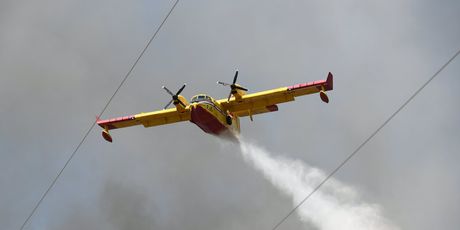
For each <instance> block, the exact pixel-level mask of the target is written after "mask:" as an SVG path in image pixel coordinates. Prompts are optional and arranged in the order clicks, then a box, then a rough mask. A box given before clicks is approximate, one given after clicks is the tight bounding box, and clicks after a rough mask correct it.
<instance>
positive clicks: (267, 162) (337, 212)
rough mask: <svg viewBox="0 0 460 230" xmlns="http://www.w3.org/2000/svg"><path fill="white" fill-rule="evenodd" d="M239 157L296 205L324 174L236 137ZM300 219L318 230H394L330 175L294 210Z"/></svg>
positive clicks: (372, 206) (373, 208) (379, 212)
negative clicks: (239, 148)
mask: <svg viewBox="0 0 460 230" xmlns="http://www.w3.org/2000/svg"><path fill="white" fill-rule="evenodd" d="M240 147H241V153H242V155H243V158H244V159H245V161H246V162H248V163H250V164H251V165H252V166H253V167H254V168H255V169H257V170H258V171H260V172H261V173H262V174H263V175H264V177H265V178H266V179H267V180H269V181H270V182H271V183H272V184H273V185H274V186H275V187H276V188H277V189H279V190H280V191H281V192H282V193H284V194H285V195H287V196H289V197H291V198H292V202H293V205H294V206H296V205H297V204H299V203H300V202H301V201H302V200H303V199H304V198H305V196H306V195H308V194H309V193H310V192H311V191H312V190H313V189H314V188H315V187H316V186H317V185H318V184H319V183H321V181H322V180H323V179H324V178H325V177H326V175H325V173H324V172H322V171H321V170H320V169H317V168H314V167H311V166H309V165H308V164H306V163H304V162H302V161H300V160H292V159H288V158H286V157H279V156H277V157H273V156H272V155H271V154H270V153H269V152H268V151H266V150H265V149H263V148H261V147H258V146H257V145H255V144H252V143H249V142H247V141H245V140H243V139H240ZM297 214H298V215H299V216H300V218H301V220H302V221H303V222H306V223H308V224H311V225H313V226H315V227H317V228H318V229H320V230H336V229H342V230H348V229H349V230H352V229H353V230H361V229H362V230H364V229H366V230H367V229H373V230H390V229H391V230H396V229H399V228H398V227H396V226H394V225H393V224H392V223H390V221H388V220H387V219H386V218H385V217H383V214H382V209H381V207H380V206H379V205H377V204H371V203H366V202H364V201H362V200H361V199H360V197H359V194H358V193H357V191H356V189H354V188H352V187H350V186H347V185H345V184H343V183H341V182H339V181H337V180H336V179H333V178H331V179H330V180H328V182H327V183H325V184H324V185H323V186H322V187H321V188H320V189H319V190H318V191H317V192H316V193H315V194H314V195H313V196H311V197H310V199H308V201H307V202H305V203H304V204H303V205H302V206H300V207H299V208H298V209H297ZM291 218H292V217H291Z"/></svg>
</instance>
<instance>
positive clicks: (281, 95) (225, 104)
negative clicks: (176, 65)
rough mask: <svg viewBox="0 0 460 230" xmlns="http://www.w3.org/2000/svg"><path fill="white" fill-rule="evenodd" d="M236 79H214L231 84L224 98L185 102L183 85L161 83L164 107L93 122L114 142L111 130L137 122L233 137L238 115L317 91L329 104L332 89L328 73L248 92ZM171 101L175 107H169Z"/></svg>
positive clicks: (273, 107) (267, 109)
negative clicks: (183, 124) (184, 124)
mask: <svg viewBox="0 0 460 230" xmlns="http://www.w3.org/2000/svg"><path fill="white" fill-rule="evenodd" d="M237 78H238V70H237V71H236V72H235V76H234V78H233V81H232V84H229V83H225V82H220V81H219V82H217V83H218V84H221V85H224V86H230V93H229V96H228V97H227V98H223V99H220V100H215V99H214V98H212V97H210V96H208V95H206V94H198V95H196V96H194V97H192V99H191V100H190V102H188V101H187V100H186V99H185V97H183V96H182V95H180V93H181V92H182V91H183V90H184V88H185V86H186V84H184V85H183V86H182V87H181V88H180V89H179V90H178V91H177V92H176V93H175V94H174V93H172V92H171V91H170V90H169V89H168V88H166V87H165V86H163V87H162V88H163V89H164V90H165V91H166V92H167V93H168V94H170V95H171V97H172V99H171V101H170V102H169V103H168V104H167V106H166V107H165V108H164V109H163V110H159V111H153V112H148V113H140V114H136V115H131V116H124V117H118V118H113V119H107V120H101V119H99V118H97V121H96V123H97V124H98V125H99V126H100V127H102V128H103V131H102V137H103V138H104V140H106V141H108V142H112V141H113V139H112V136H111V135H110V133H109V131H110V130H112V129H119V128H125V127H130V126H136V125H143V126H144V127H146V128H147V127H153V126H159V125H166V124H171V123H176V122H180V121H190V122H192V123H194V124H196V125H197V126H198V127H200V128H201V129H202V130H203V131H204V132H206V133H209V134H212V135H216V136H229V135H230V136H234V137H236V135H238V133H239V132H240V120H239V118H240V117H246V116H249V117H250V119H251V121H252V120H253V116H254V115H257V114H262V113H268V112H275V111H278V106H277V104H280V103H285V102H290V101H294V100H295V98H296V97H299V96H303V95H309V94H314V93H319V96H320V98H321V100H322V101H323V102H325V103H329V97H328V95H327V94H326V91H330V90H333V75H332V73H330V72H329V74H328V76H327V79H326V80H320V81H313V82H307V83H302V84H296V85H293V86H288V87H281V88H276V89H272V90H266V91H261V92H256V93H251V94H247V93H246V92H247V91H248V90H247V89H246V88H245V87H243V86H241V85H239V84H237V83H236V81H237ZM171 104H173V105H174V107H175V108H170V109H168V107H169V106H170V105H171ZM233 139H236V138H233Z"/></svg>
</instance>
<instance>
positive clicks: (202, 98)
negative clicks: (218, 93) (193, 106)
mask: <svg viewBox="0 0 460 230" xmlns="http://www.w3.org/2000/svg"><path fill="white" fill-rule="evenodd" d="M200 101H209V102H212V99H211V97H210V96H207V95H196V96H194V97H192V100H191V102H192V103H193V102H200Z"/></svg>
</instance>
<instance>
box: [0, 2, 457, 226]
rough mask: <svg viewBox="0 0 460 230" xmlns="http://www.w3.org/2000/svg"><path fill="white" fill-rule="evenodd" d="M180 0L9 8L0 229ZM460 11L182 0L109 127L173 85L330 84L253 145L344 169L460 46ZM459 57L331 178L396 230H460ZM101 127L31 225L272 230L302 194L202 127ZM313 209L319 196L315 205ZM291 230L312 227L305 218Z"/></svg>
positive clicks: (4, 26) (4, 28)
mask: <svg viewBox="0 0 460 230" xmlns="http://www.w3.org/2000/svg"><path fill="white" fill-rule="evenodd" d="M173 3H174V2H173V1H166V0H161V1H160V0H158V1H121V0H112V1H108V0H92V1H89V0H79V1H76V0H61V1H57V0H43V1H31V0H15V1H12V0H2V1H1V2H0V29H1V33H0V117H2V119H1V121H0V159H1V160H0V194H1V196H0V226H1V229H19V228H20V226H21V225H22V223H23V222H24V220H25V219H26V218H27V216H28V215H29V213H30V211H31V210H32V209H33V207H34V206H35V204H36V202H37V201H38V200H39V199H40V197H41V195H42V194H43V193H44V192H45V191H46V189H47V187H48V186H49V184H50V183H51V181H52V180H53V178H54V177H55V176H56V174H57V172H58V171H59V170H60V169H61V168H62V166H63V165H64V164H65V162H66V160H67V159H68V157H69V156H70V155H71V154H72V151H73V150H74V149H75V147H76V146H77V144H78V143H79V141H80V140H81V138H82V137H83V135H84V133H85V132H86V131H87V130H88V128H89V127H90V125H91V123H92V122H93V121H94V119H95V115H97V114H99V113H100V111H101V110H102V108H103V107H104V105H105V103H106V102H107V100H108V99H109V98H110V96H111V95H112V93H113V92H114V91H115V89H116V88H117V86H118V85H119V84H120V82H121V80H122V78H123V76H124V75H125V74H126V72H127V71H128V70H129V68H130V67H131V65H132V63H133V62H134V60H135V59H136V58H137V56H138V55H139V53H140V52H141V50H142V48H143V47H144V46H145V44H146V43H147V41H148V39H149V38H150V36H151V35H152V34H153V32H154V31H155V29H156V27H157V26H158V25H159V24H160V23H161V21H162V19H163V18H164V16H165V15H166V14H167V12H168V11H169V8H170V7H171V6H172V4H173ZM459 11H460V2H458V1H454V0H442V1H426V0H422V1H415V0H407V1H406V0H403V1H400V0H389V1H363V0H351V1H339V0H331V1H298V0H288V1H275V0H267V1H263V2H262V1H253V0H246V1H242V0H234V1H221V0H214V1H209V0H208V1H206V0H196V1H180V2H179V4H178V5H177V8H176V9H175V11H174V12H173V14H172V15H171V16H170V18H169V19H168V21H167V23H166V24H165V26H164V27H163V29H162V30H161V32H160V34H159V35H158V37H157V38H156V39H155V40H154V42H153V43H152V45H151V46H150V47H149V49H148V50H147V52H146V53H145V55H144V57H143V58H142V59H141V61H140V62H139V63H138V65H137V67H136V69H135V70H134V71H133V72H132V74H131V76H130V78H129V79H128V80H127V81H126V83H125V84H124V85H123V87H122V88H121V89H120V91H119V93H118V94H117V95H116V97H115V98H114V100H113V101H112V103H111V104H110V105H109V107H108V108H107V110H106V112H105V113H104V114H103V118H109V117H114V116H120V115H129V114H135V113H139V112H147V111H152V110H157V109H161V108H162V107H163V106H164V105H165V104H166V103H167V102H168V101H169V100H170V98H169V97H168V95H167V94H166V93H165V92H164V91H163V90H162V89H161V86H162V85H166V86H167V87H168V88H170V89H174V88H179V87H180V86H181V84H182V83H184V82H186V83H187V88H186V89H185V91H184V93H183V95H184V96H185V97H186V98H191V97H192V96H193V95H195V94H198V93H208V94H209V95H211V96H213V97H215V98H224V97H226V95H228V89H227V88H224V87H222V86H219V85H216V81H230V80H231V78H232V77H233V74H234V71H235V69H236V68H238V69H239V71H240V72H239V83H240V84H241V85H243V86H245V87H247V88H249V90H250V91H251V92H256V91H259V90H266V89H271V88H276V87H280V86H288V85H293V84H296V83H303V82H309V81H314V80H321V79H325V77H326V76H327V73H328V72H332V73H333V74H334V77H335V78H334V90H333V91H331V92H330V93H329V97H330V103H329V104H324V103H322V102H321V100H320V99H319V96H317V95H312V96H306V97H302V98H298V99H296V101H295V102H293V103H289V104H281V105H280V106H279V111H278V112H276V113H270V114H265V115H261V116H257V117H255V119H254V122H250V121H249V119H242V121H241V123H242V130H241V131H242V135H243V136H244V137H245V138H246V139H247V140H250V141H251V142H252V143H255V144H257V145H258V146H262V147H263V148H264V149H267V150H269V151H270V152H271V153H272V154H275V155H276V156H283V157H288V158H290V159H297V160H300V161H302V162H305V163H306V164H308V165H311V166H313V167H316V168H319V169H321V170H323V171H324V172H330V171H332V170H333V169H334V168H335V167H336V166H337V165H338V164H339V163H341V162H342V161H343V160H344V159H345V158H346V157H347V156H348V155H349V154H350V153H351V152H352V151H353V150H354V149H355V148H356V147H358V146H359V145H360V144H361V143H362V142H363V141H364V140H365V139H366V138H367V137H368V136H369V135H370V134H371V133H372V132H373V131H374V130H375V129H377V128H378V126H379V125H380V124H382V123H383V122H384V121H385V120H386V118H388V117H389V116H390V115H391V114H392V113H393V112H394V111H395V110H396V109H397V108H398V107H399V106H400V105H402V104H403V103H404V101H405V100H406V99H408V98H409V97H410V96H411V95H412V93H414V92H415V91H416V90H417V89H418V88H419V87H420V86H421V85H422V84H423V83H424V82H425V81H426V80H428V79H429V78H430V77H431V76H432V75H433V74H434V73H435V72H436V71H437V70H438V69H439V68H440V67H441V66H442V65H443V64H444V63H445V62H446V61H447V60H448V59H449V58H450V57H451V56H452V55H454V53H455V52H456V51H457V50H458V49H459V48H460V43H459V41H460V30H459V27H458V21H460V15H459V14H458V12H459ZM459 72H460V60H458V59H457V60H454V61H453V62H452V63H451V64H450V65H449V66H448V67H447V68H446V69H445V70H444V71H443V72H441V73H440V74H439V76H438V77H437V78H436V79H435V80H433V81H432V83H430V85H428V86H427V87H426V88H425V89H424V90H423V91H422V92H421V93H420V94H419V95H418V96H417V97H416V98H415V99H414V100H413V101H412V102H411V103H410V104H409V105H408V106H407V107H406V108H404V109H403V110H402V111H401V112H400V113H399V114H398V115H397V116H396V117H395V118H394V119H393V120H392V121H391V122H390V123H389V124H388V125H387V126H386V127H385V128H384V129H382V130H381V132H380V133H379V134H378V135H376V136H375V138H374V139H372V141H370V142H369V143H368V144H367V145H366V146H365V147H364V148H363V149H361V151H360V152H359V153H358V154H357V155H356V156H355V157H354V158H353V159H352V160H351V161H350V162H349V163H348V164H347V165H345V166H344V167H343V168H342V169H341V170H340V171H339V172H337V174H335V176H334V179H335V180H339V181H341V183H345V184H347V185H348V186H353V187H354V188H356V189H357V190H358V191H359V192H360V194H361V195H360V198H361V199H362V200H363V201H366V202H369V203H375V204H378V205H380V206H381V207H382V212H383V215H384V216H385V217H386V218H387V219H389V220H391V222H392V223H394V224H395V225H396V226H398V227H399V228H400V229H455V228H457V227H458V226H459V225H460V220H459V219H458V216H459V215H460V205H458V204H460V196H458V194H460V180H459V178H458V175H459V174H460V168H459V167H458V166H457V162H459V160H460V156H459V155H458V149H459V148H460V143H459V142H458V140H459V139H460V131H459V130H460V119H459V117H460V109H459V106H458V98H460V93H459V91H458V86H459V85H460V79H459V78H458V73H459ZM100 131H101V130H99V129H98V128H95V129H94V130H92V132H91V133H90V135H89V136H88V138H87V139H86V141H85V143H84V144H83V145H82V146H81V148H80V149H79V151H78V152H77V154H76V155H75V157H74V158H73V160H72V161H71V163H70V164H69V165H68V167H67V168H66V170H65V171H64V172H63V174H62V175H61V177H60V178H59V180H58V181H57V183H56V184H55V186H54V188H53V189H52V190H51V191H50V192H49V194H48V196H47V197H46V198H45V199H44V201H43V202H42V204H41V206H40V207H39V208H38V209H37V211H36V213H35V214H34V216H33V217H32V218H31V219H30V221H29V223H28V224H27V226H26V228H25V229H70V230H72V229H184V228H186V229H222V230H228V229H272V228H273V226H274V225H275V224H276V223H277V222H278V221H279V220H280V219H282V218H283V217H284V216H285V215H286V214H287V213H288V212H289V211H290V210H291V208H292V202H291V199H290V198H289V197H288V196H286V195H285V194H283V193H282V192H280V191H279V190H277V189H276V188H275V187H273V186H272V184H271V183H270V182H269V181H268V180H266V179H265V178H264V176H263V175H261V174H260V173H258V172H257V171H256V170H254V169H253V168H252V167H251V166H250V165H248V164H246V163H245V162H244V160H243V158H242V156H241V153H240V149H239V147H235V146H232V145H228V144H225V143H222V142H221V141H220V140H219V139H217V138H215V137H212V136H209V135H207V134H205V133H203V132H202V131H201V130H200V129H199V128H198V127H196V126H194V125H193V124H192V123H189V122H184V123H179V124H173V125H169V126H162V127H155V128H149V129H144V128H142V127H133V128H128V129H123V130H116V131H114V132H112V136H113V138H114V143H112V144H108V143H106V142H105V141H104V140H103V139H102V137H101V135H100ZM305 206H308V202H307V203H305ZM279 229H316V227H315V226H313V225H311V224H308V223H305V222H302V221H301V220H300V219H299V218H298V216H296V215H293V216H291V217H290V218H289V219H287V220H286V222H285V223H283V225H282V226H280V228H279Z"/></svg>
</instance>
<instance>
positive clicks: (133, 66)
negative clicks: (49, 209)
mask: <svg viewBox="0 0 460 230" xmlns="http://www.w3.org/2000/svg"><path fill="white" fill-rule="evenodd" d="M177 3H179V0H176V2H175V3H174V5H173V6H172V7H171V9H170V10H169V12H168V14H167V15H166V17H165V18H164V19H163V21H162V22H161V24H160V25H159V26H158V27H157V29H156V30H155V33H154V34H153V35H152V37H151V38H150V40H149V41H148V42H147V44H146V45H145V47H144V49H143V50H142V52H141V53H140V54H139V56H138V57H137V59H136V60H135V61H134V63H133V64H132V66H131V68H130V69H129V71H128V72H127V73H126V75H125V76H124V77H123V80H122V81H121V82H120V85H118V87H117V89H116V90H115V92H114V93H113V94H112V96H111V97H110V98H109V100H108V101H107V103H106V104H105V106H104V108H103V109H102V110H101V112H100V113H99V115H98V117H100V116H102V114H103V113H104V112H105V110H106V109H107V107H109V105H110V103H111V102H112V100H113V98H114V97H115V95H116V94H117V93H118V91H119V90H120V88H121V87H122V86H123V84H124V83H125V82H126V80H127V79H128V77H129V76H130V75H131V73H132V72H133V70H134V68H135V67H136V65H137V63H138V62H139V60H140V59H141V58H142V56H144V53H145V51H147V48H148V47H149V46H150V44H151V43H152V41H153V40H154V39H155V37H156V36H157V34H158V33H159V32H160V29H161V28H162V27H163V25H164V24H165V22H166V20H167V19H168V18H169V16H170V15H171V13H172V12H173V10H174V8H176V5H177ZM95 125H96V121H94V122H93V123H91V126H90V127H89V129H88V131H86V133H85V135H84V136H83V138H82V139H81V140H80V142H79V143H78V145H77V147H76V148H75V149H74V151H73V152H72V154H71V155H70V157H69V158H68V159H67V161H66V163H65V164H64V166H63V167H62V168H61V170H60V171H59V172H58V174H57V175H56V177H55V178H54V179H53V181H52V182H51V184H50V185H49V186H48V189H46V191H45V192H44V193H43V195H42V196H41V198H40V200H39V201H38V202H37V204H36V205H35V206H34V208H33V209H32V211H31V212H30V214H29V216H27V218H26V220H25V221H24V223H23V224H22V225H21V228H20V230H23V229H24V227H25V226H26V224H27V223H28V222H29V220H30V218H31V217H32V216H33V215H34V213H35V212H36V211H37V209H38V207H39V206H40V204H41V203H42V202H43V200H44V199H45V197H46V196H47V195H48V193H49V192H50V191H51V189H52V188H53V187H54V185H55V184H56V182H57V180H58V179H59V177H60V176H61V175H62V173H63V172H64V170H65V169H66V168H67V166H68V165H69V163H70V162H71V161H72V159H73V157H74V156H75V154H76V153H77V152H78V150H79V149H80V147H81V146H82V144H83V143H84V142H85V140H86V138H87V137H88V135H89V133H90V132H91V130H92V129H93V128H94V126H95Z"/></svg>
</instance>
